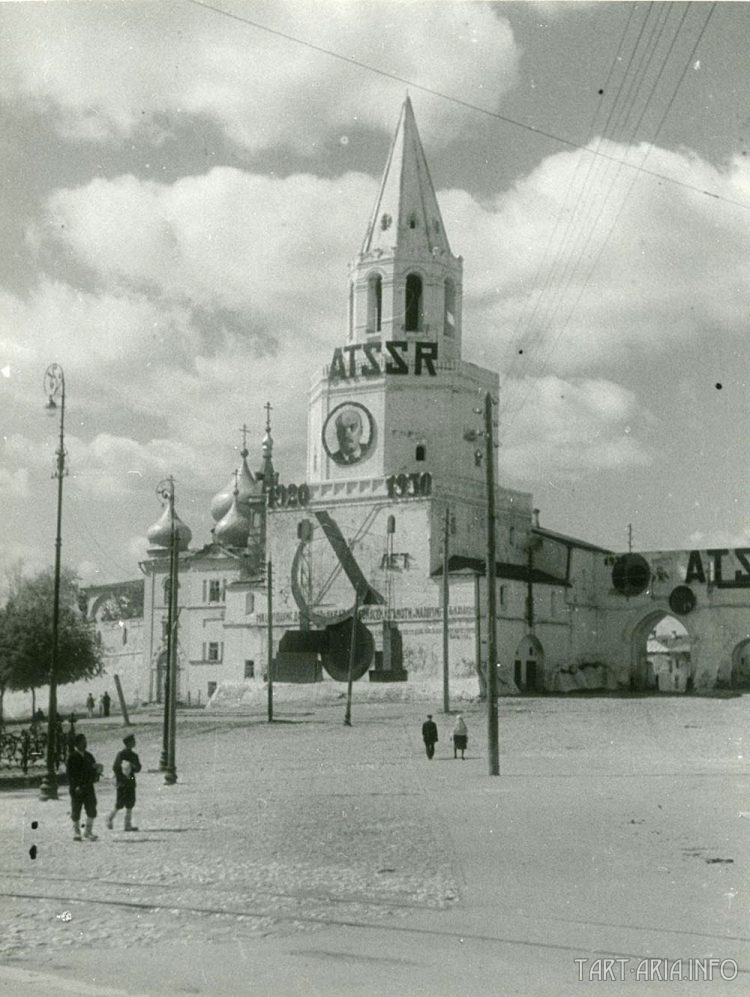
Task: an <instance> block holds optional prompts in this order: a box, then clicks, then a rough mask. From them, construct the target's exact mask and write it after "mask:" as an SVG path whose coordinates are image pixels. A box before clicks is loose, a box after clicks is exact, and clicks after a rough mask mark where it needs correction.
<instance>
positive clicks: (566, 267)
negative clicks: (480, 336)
mask: <svg viewBox="0 0 750 997" xmlns="http://www.w3.org/2000/svg"><path fill="white" fill-rule="evenodd" d="M669 6H670V7H671V6H672V5H671V4H670V5H669ZM688 9H689V8H688V7H685V8H684V9H683V14H682V18H681V19H680V22H679V24H678V26H677V29H676V30H675V32H674V34H673V36H672V39H671V42H670V43H669V47H668V50H667V52H666V54H665V56H664V57H663V59H662V61H661V66H660V68H659V71H658V73H657V75H656V77H655V79H654V81H653V83H652V85H651V89H650V91H649V93H648V95H647V97H646V100H645V102H644V104H643V108H642V110H641V112H640V114H639V116H638V118H637V120H636V121H635V122H634V123H633V124H632V126H631V127H630V129H629V131H628V133H627V135H625V136H624V137H623V138H622V139H621V141H624V142H632V141H633V139H634V137H635V134H636V132H637V130H638V128H639V127H640V125H641V123H642V121H643V118H644V117H645V114H646V112H647V110H648V107H649V104H650V102H651V100H652V98H653V95H654V92H655V90H656V88H657V86H658V84H659V82H660V80H661V77H662V75H663V73H664V70H665V68H666V66H667V62H668V60H669V58H670V57H671V55H672V52H673V50H674V46H675V43H676V41H677V38H678V35H679V33H680V31H681V29H682V27H683V26H684V22H685V18H686V16H687V12H688ZM649 15H650V11H649ZM647 16H648V15H647ZM645 24H646V22H645V21H644V24H643V26H642V30H641V32H640V33H639V37H638V39H637V41H636V43H635V44H636V46H637V45H638V44H639V43H640V41H641V38H642V35H643V28H645ZM665 26H666V19H665V20H664V21H662V23H661V25H660V26H659V25H657V26H654V29H653V30H652V31H651V36H650V37H649V38H648V39H647V41H646V46H647V48H648V49H650V51H649V53H648V57H647V59H646V56H645V55H644V56H643V57H641V58H640V59H639V61H638V64H637V65H636V66H635V68H634V73H635V75H636V76H637V77H638V78H639V79H641V80H644V79H645V77H646V73H647V72H648V69H649V67H650V64H651V62H652V60H653V57H654V54H655V52H656V47H657V45H658V43H659V41H660V39H661V36H662V34H663V31H664V27H665ZM634 53H635V49H634V51H633V54H634ZM644 60H646V61H645V64H644ZM630 63H632V58H631V60H630ZM628 68H629V67H628ZM627 71H628V70H626V72H627ZM639 90H640V84H639V86H638V88H636V91H635V92H634V91H633V90H632V88H630V89H629V91H628V93H627V95H626V96H625V98H624V102H623V103H624V105H625V106H624V107H623V108H621V109H620V110H619V111H618V110H617V100H618V99H619V94H618V98H616V101H615V104H614V105H613V107H612V110H611V112H610V115H609V118H608V122H609V121H611V120H612V118H613V117H614V114H615V113H618V114H619V118H620V120H621V121H622V126H623V127H624V125H625V124H626V122H627V120H628V118H629V117H630V115H631V112H632V111H633V109H634V107H635V101H636V98H637V93H638V91H639ZM614 127H615V128H616V127H617V125H616V124H615V125H614ZM654 137H655V136H654ZM606 140H607V139H606V138H605V135H604V134H603V135H602V136H600V138H599V140H598V143H597V145H598V146H601V145H602V143H603V142H604V141H606ZM650 141H653V138H652V139H651V140H650ZM599 166H601V164H600V163H597V161H595V160H590V161H589V169H588V171H587V174H586V180H585V181H584V186H583V188H582V190H581V191H580V193H579V197H578V198H577V200H576V203H575V205H574V206H573V208H572V209H571V211H570V214H569V217H568V224H567V226H566V231H565V234H564V236H563V243H564V244H567V246H568V248H567V249H564V250H562V252H561V253H560V255H559V257H558V259H556V260H555V261H553V265H552V267H551V268H550V270H549V272H548V274H547V277H546V279H545V282H544V284H543V285H542V287H541V288H540V290H539V292H538V294H537V306H541V305H542V304H544V309H545V310H544V311H543V313H542V318H541V319H540V321H539V324H538V329H537V331H536V335H535V336H533V338H532V348H533V344H534V343H535V342H537V343H541V342H543V340H544V337H545V335H546V333H547V331H548V328H549V326H550V324H551V323H552V322H553V321H554V319H555V318H556V315H557V312H558V311H559V309H560V307H561V306H562V303H563V301H564V299H565V296H566V294H567V293H568V290H569V289H570V287H571V286H572V283H573V281H574V279H575V277H576V274H577V272H578V267H579V264H580V263H581V262H582V261H583V258H584V255H585V253H586V251H587V249H588V247H589V245H590V243H591V242H592V240H593V238H594V235H595V233H596V230H597V226H598V224H599V221H600V220H601V217H602V215H603V213H604V210H605V207H606V205H607V203H608V201H609V198H610V195H611V194H612V193H613V191H614V189H615V184H616V182H617V180H618V178H619V176H620V174H621V172H622V167H621V166H617V167H615V168H614V170H612V167H611V166H610V164H609V163H607V164H604V166H603V167H602V169H601V171H600V173H601V184H602V185H605V184H606V185H607V186H606V190H605V191H604V193H603V194H600V195H599V196H598V197H593V196H592V197H587V198H585V199H584V195H585V193H586V190H587V187H588V180H589V178H590V177H591V175H592V173H594V172H595V169H596V168H597V167H599ZM581 206H582V207H581ZM579 207H580V213H579ZM561 210H564V205H563V209H561ZM581 213H582V216H581ZM594 213H596V216H595V217H594V219H593V222H592V215H594ZM576 223H577V224H576ZM574 228H575V229H577V230H578V231H574ZM581 238H583V244H582V245H581V242H580V239H581ZM550 287H552V290H551V292H550V294H549V295H548V296H547V300H546V301H545V300H544V299H545V295H546V292H547V289H548V288H550ZM538 310H539V309H538V307H535V309H534V312H533V314H532V316H531V318H532V319H533V318H534V317H535V316H536V314H537V312H538ZM526 355H527V356H528V351H527V354H526ZM510 373H511V371H507V373H506V377H505V379H504V382H503V384H504V383H505V382H506V381H507V379H508V376H509V375H510Z"/></svg>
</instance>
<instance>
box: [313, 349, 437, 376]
mask: <svg viewBox="0 0 750 997" xmlns="http://www.w3.org/2000/svg"><path fill="white" fill-rule="evenodd" d="M437 358H438V344H437V343H427V342H419V343H417V342H413V343H410V342H408V340H406V339H394V340H390V341H389V342H387V343H380V342H377V343H352V344H351V346H337V347H336V349H335V350H334V351H333V357H332V359H331V366H330V369H329V371H328V380H329V381H342V380H344V381H347V380H351V379H353V378H355V377H380V376H381V375H382V374H387V375H392V374H396V375H398V374H416V375H420V374H429V375H430V377H435V375H436V374H437V370H436V369H435V363H436V362H437Z"/></svg>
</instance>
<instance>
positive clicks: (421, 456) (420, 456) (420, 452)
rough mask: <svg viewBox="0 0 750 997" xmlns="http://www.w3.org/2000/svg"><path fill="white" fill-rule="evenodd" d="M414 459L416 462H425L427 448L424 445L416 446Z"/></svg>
mask: <svg viewBox="0 0 750 997" xmlns="http://www.w3.org/2000/svg"><path fill="white" fill-rule="evenodd" d="M416 458H417V460H426V458H427V447H426V446H425V445H424V443H420V444H419V445H418V446H417V453H416Z"/></svg>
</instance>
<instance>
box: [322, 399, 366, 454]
mask: <svg viewBox="0 0 750 997" xmlns="http://www.w3.org/2000/svg"><path fill="white" fill-rule="evenodd" d="M323 445H324V446H325V448H326V451H327V453H328V455H329V456H330V458H331V460H333V461H335V462H336V463H337V464H341V465H342V466H347V465H350V464H358V463H359V462H360V461H362V460H364V459H365V458H366V457H368V456H369V455H370V450H371V447H372V416H371V415H370V413H369V412H368V411H367V409H366V408H365V407H364V405H359V404H358V403H354V402H348V403H344V404H343V405H339V406H337V407H336V408H335V409H334V410H333V411H332V412H331V413H330V415H329V416H328V418H327V419H326V424H325V427H324V429H323Z"/></svg>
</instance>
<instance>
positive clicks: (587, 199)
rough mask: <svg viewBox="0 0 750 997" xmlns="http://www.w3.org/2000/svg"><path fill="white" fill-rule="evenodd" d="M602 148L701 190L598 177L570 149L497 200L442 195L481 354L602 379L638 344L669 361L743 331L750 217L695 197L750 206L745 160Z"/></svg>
mask: <svg viewBox="0 0 750 997" xmlns="http://www.w3.org/2000/svg"><path fill="white" fill-rule="evenodd" d="M601 149H602V151H604V152H606V153H607V155H610V156H612V157H614V158H615V159H617V160H623V161H627V162H630V163H633V164H636V165H638V164H645V166H646V168H648V169H651V170H653V171H655V172H656V173H661V174H664V175H665V176H668V177H674V178H675V179H677V180H680V181H683V182H685V183H688V184H690V185H691V188H695V187H697V188H699V190H695V189H691V188H686V187H682V186H678V185H675V184H670V183H667V182H659V181H658V180H657V179H656V178H653V177H649V176H646V175H639V174H638V173H637V172H636V173H634V172H633V171H632V170H628V169H624V168H623V169H620V168H618V166H617V165H616V164H612V163H611V162H608V161H602V162H599V161H595V162H594V163H593V169H592V170H591V171H589V166H591V165H592V164H591V161H590V159H589V158H588V157H587V156H586V154H584V153H578V152H576V153H569V152H565V153H560V154H557V155H554V156H550V157H548V158H547V159H546V160H544V161H543V162H542V163H540V165H539V166H538V167H537V168H536V169H535V170H534V171H533V172H532V173H531V174H529V175H528V176H527V177H524V178H522V179H520V180H519V181H518V182H517V183H516V184H515V185H514V187H513V188H512V189H511V190H509V191H506V192H504V193H503V194H502V195H500V196H499V197H497V198H495V199H494V200H493V201H492V202H491V203H489V204H479V203H478V202H477V201H475V200H474V199H472V198H471V197H469V196H468V195H467V194H466V193H465V192H461V191H450V192H447V193H446V194H444V195H443V196H442V198H441V203H442V206H443V215H444V219H445V223H446V226H447V228H448V231H449V232H450V234H451V240H452V243H453V244H454V245H456V246H459V247H465V248H463V249H462V252H463V254H464V256H465V272H466V286H465V289H464V293H465V308H466V312H467V314H468V315H469V316H471V317H472V318H473V320H474V328H475V329H477V331H478V333H479V335H478V337H474V346H473V349H474V350H475V351H476V353H475V355H476V356H477V358H478V359H486V360H489V359H490V357H493V356H494V357H495V363H497V362H498V360H499V361H500V363H499V366H500V369H501V370H507V369H509V368H512V370H513V371H519V372H521V371H522V372H524V373H527V372H528V373H538V372H539V371H540V370H545V369H550V370H555V371H557V372H560V373H575V372H577V371H580V370H586V371H588V372H593V371H596V370H602V369H603V368H605V367H608V368H610V369H611V366H612V365H613V364H617V363H618V362H621V361H623V360H626V359H627V358H628V356H629V355H630V353H631V351H632V350H633V349H634V348H638V347H644V346H645V347H647V348H648V349H649V350H650V351H652V352H655V351H658V352H662V353H663V352H666V351H667V350H669V349H670V348H672V347H674V346H676V345H679V344H681V343H685V342H688V341H696V340H698V339H700V337H704V336H707V335H710V336H716V335H717V334H719V335H721V336H729V337H736V336H744V335H745V318H744V312H745V301H744V294H742V293H738V291H739V290H740V289H742V288H744V287H746V286H747V283H748V277H750V264H748V260H750V213H748V212H747V211H738V210H737V209H736V207H734V206H733V205H732V204H731V203H724V202H722V201H718V200H716V199H714V198H709V197H707V196H705V195H704V194H702V193H700V192H699V191H700V190H710V191H713V192H716V193H717V194H719V195H721V196H722V197H725V198H727V199H728V200H729V201H739V202H744V203H750V165H748V164H747V162H746V161H745V160H744V159H742V158H740V157H738V158H736V159H733V160H731V161H730V162H728V163H727V164H725V165H724V166H723V167H717V166H713V165H711V164H709V163H706V162H704V161H702V160H701V159H700V158H699V157H697V156H696V155H694V154H692V153H689V152H687V151H684V152H670V151H666V150H663V149H658V148H649V147H646V146H639V147H627V146H618V145H616V144H614V143H604V144H602V146H601ZM647 153H648V155H647ZM697 247H700V251H698V252H696V248H697ZM467 328H468V326H467ZM467 339H468V337H467ZM471 348H472V347H470V349H471ZM519 351H522V352H519ZM521 357H522V358H523V359H520V358H521Z"/></svg>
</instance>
